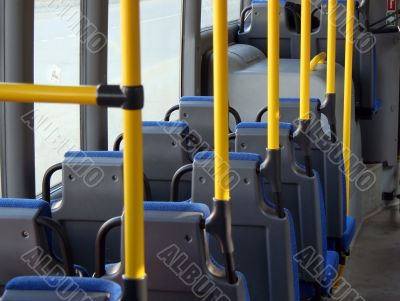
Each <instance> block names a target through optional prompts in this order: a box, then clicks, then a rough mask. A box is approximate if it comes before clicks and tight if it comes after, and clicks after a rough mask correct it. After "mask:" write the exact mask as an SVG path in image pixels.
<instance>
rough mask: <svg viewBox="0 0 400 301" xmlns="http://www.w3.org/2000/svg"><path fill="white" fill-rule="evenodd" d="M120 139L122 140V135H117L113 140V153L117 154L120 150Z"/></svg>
mask: <svg viewBox="0 0 400 301" xmlns="http://www.w3.org/2000/svg"><path fill="white" fill-rule="evenodd" d="M122 139H124V137H123V135H122V134H119V135H118V136H117V138H116V139H115V141H114V145H113V151H115V152H118V151H120V150H121V142H122Z"/></svg>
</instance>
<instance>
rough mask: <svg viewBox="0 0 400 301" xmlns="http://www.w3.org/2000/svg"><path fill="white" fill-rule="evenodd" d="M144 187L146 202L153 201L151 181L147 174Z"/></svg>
mask: <svg viewBox="0 0 400 301" xmlns="http://www.w3.org/2000/svg"><path fill="white" fill-rule="evenodd" d="M143 185H144V195H145V197H146V201H152V200H153V195H152V194H151V186H150V181H149V178H148V177H147V176H146V174H145V173H143Z"/></svg>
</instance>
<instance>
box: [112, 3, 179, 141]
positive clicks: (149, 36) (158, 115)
mask: <svg viewBox="0 0 400 301" xmlns="http://www.w3.org/2000/svg"><path fill="white" fill-rule="evenodd" d="M181 6H182V5H181V0H168V1H165V0H142V1H141V2H140V7H141V24H140V25H141V58H142V62H141V63H142V66H141V67H142V82H143V86H144V92H145V107H144V110H143V119H144V120H162V118H163V117H164V114H165V112H166V111H167V110H168V109H169V108H170V107H171V106H173V105H175V104H177V103H178V100H179V96H180V90H179V87H180V78H179V73H180V47H181V14H182V9H181ZM119 11H120V10H119V1H116V0H113V1H110V9H109V29H108V34H109V37H108V41H109V48H108V82H109V83H114V84H119V83H121V48H120V45H121V36H120V14H119ZM108 120H109V122H108V136H109V137H108V140H109V147H110V148H111V145H112V144H113V142H114V140H115V138H116V137H117V135H118V134H120V133H121V131H122V112H121V110H119V109H109V117H108Z"/></svg>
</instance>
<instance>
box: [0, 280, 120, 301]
mask: <svg viewBox="0 0 400 301" xmlns="http://www.w3.org/2000/svg"><path fill="white" fill-rule="evenodd" d="M18 291H24V292H28V294H26V297H25V298H24V297H18V300H32V301H35V300H38V301H39V300H42V299H41V298H43V299H44V296H46V293H49V292H58V293H57V294H56V295H55V296H59V298H55V299H54V300H65V296H66V295H67V294H68V292H70V296H72V297H71V298H68V300H78V299H77V298H76V297H75V294H76V295H79V293H80V294H81V298H82V294H84V296H85V295H87V296H88V297H90V293H105V295H106V297H107V300H108V301H117V300H120V299H121V297H122V290H121V287H120V286H119V285H118V284H116V283H114V282H112V281H108V280H103V279H95V278H78V277H61V276H43V277H39V276H25V277H17V278H14V279H12V280H11V281H9V282H8V283H7V285H6V288H5V293H4V295H3V298H2V301H7V300H16V299H15V293H16V292H18ZM29 292H31V293H29ZM32 292H39V293H35V294H32ZM42 293H43V294H42ZM62 297H64V298H62ZM46 300H48V299H46ZM79 300H81V299H79Z"/></svg>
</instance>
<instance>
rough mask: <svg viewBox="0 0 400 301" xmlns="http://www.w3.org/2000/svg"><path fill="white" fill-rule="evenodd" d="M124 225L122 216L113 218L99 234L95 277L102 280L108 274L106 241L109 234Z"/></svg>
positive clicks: (102, 227)
mask: <svg viewBox="0 0 400 301" xmlns="http://www.w3.org/2000/svg"><path fill="white" fill-rule="evenodd" d="M121 225H122V218H121V216H117V217H113V218H112V219H109V220H108V221H106V222H105V223H104V224H103V225H102V226H101V227H100V229H99V232H97V236H96V244H95V272H94V275H93V277H95V278H100V277H102V276H104V275H105V273H106V269H105V266H106V239H107V235H108V233H110V231H111V230H112V229H114V228H117V227H120V226H121Z"/></svg>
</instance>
